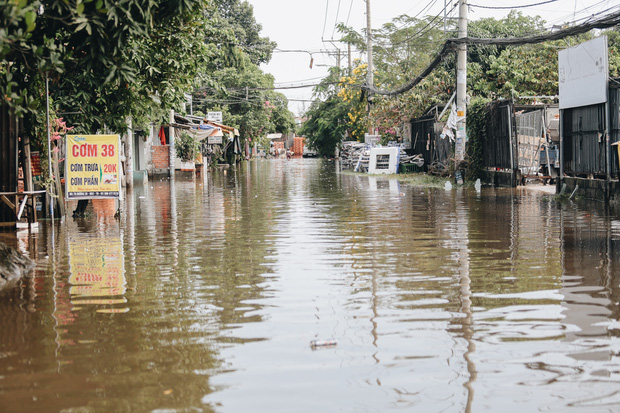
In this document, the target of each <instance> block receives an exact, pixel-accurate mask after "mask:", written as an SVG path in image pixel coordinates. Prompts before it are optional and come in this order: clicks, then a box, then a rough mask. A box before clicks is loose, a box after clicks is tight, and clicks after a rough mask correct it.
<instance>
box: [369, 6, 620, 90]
mask: <svg viewBox="0 0 620 413" xmlns="http://www.w3.org/2000/svg"><path fill="white" fill-rule="evenodd" d="M618 24H620V12H617V13H613V14H609V15H606V16H604V17H601V18H599V19H597V20H594V21H591V22H589V23H584V24H581V25H579V26H573V27H569V28H566V29H563V30H559V31H557V32H553V33H548V34H545V35H538V36H531V37H506V38H499V39H481V38H473V37H461V38H458V39H447V40H446V41H445V43H444V46H443V48H442V49H441V51H440V52H439V54H438V55H437V56H436V57H435V58H434V59H433V61H432V62H431V63H430V64H429V65H428V66H427V67H426V69H424V70H423V71H422V73H420V74H419V75H418V76H416V77H415V78H414V79H412V80H411V81H410V82H408V83H406V84H405V85H403V86H401V87H399V88H396V89H393V90H381V89H377V88H375V87H374V85H368V84H366V85H364V86H363V87H362V88H363V89H365V90H367V91H369V92H370V93H375V94H377V95H383V96H397V95H400V94H403V93H405V92H407V91H409V90H411V89H412V88H413V87H414V86H416V85H417V84H418V83H420V82H421V81H422V80H424V79H425V78H426V77H427V76H428V75H430V74H431V72H432V71H433V70H435V68H436V67H437V66H439V64H440V63H441V61H442V60H443V59H444V58H445V57H446V56H447V55H448V54H450V53H452V52H453V51H454V50H456V47H457V46H458V45H459V44H467V45H497V46H511V45H512V46H520V45H526V44H536V43H543V42H546V41H550V40H559V39H563V38H565V37H569V36H575V35H578V34H581V33H586V32H588V31H590V30H592V29H606V28H609V27H613V26H616V25H618Z"/></svg>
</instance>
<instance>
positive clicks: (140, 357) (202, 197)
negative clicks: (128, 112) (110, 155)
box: [0, 159, 620, 412]
mask: <svg viewBox="0 0 620 413" xmlns="http://www.w3.org/2000/svg"><path fill="white" fill-rule="evenodd" d="M88 211H89V214H88V215H87V216H86V217H85V218H83V219H72V218H69V219H67V220H66V221H65V222H63V223H57V224H56V225H54V227H53V228H52V227H51V226H50V224H49V223H42V224H41V228H40V229H39V232H38V233H37V234H32V235H28V234H27V233H20V234H19V235H18V236H17V237H14V236H13V237H12V238H11V236H8V235H6V234H5V235H3V236H2V240H3V241H5V242H7V243H12V244H13V245H14V246H16V247H18V248H20V249H21V250H22V251H25V252H27V253H28V254H29V255H30V256H31V257H32V258H33V259H34V260H35V261H36V264H37V266H36V269H35V270H34V272H33V273H32V274H31V275H30V276H29V277H28V278H27V279H26V280H25V281H24V282H23V283H22V285H21V286H20V287H19V288H16V289H14V290H11V291H9V292H6V293H4V294H2V295H1V296H0V411H2V412H55V411H57V412H150V411H154V412H194V411H196V412H200V411H204V412H318V411H324V412H391V411H420V412H497V411H501V412H524V411H528V412H532V411H557V412H567V411H576V412H578V411H579V412H599V411H600V412H606V411H610V412H611V411H619V410H620V363H619V360H618V359H619V357H618V355H619V353H620V340H619V339H618V337H619V336H620V334H619V332H620V321H618V320H619V317H620V311H619V301H620V295H619V287H620V285H619V283H620V279H619V278H620V271H619V269H620V219H619V217H618V216H617V215H614V213H613V211H609V210H607V209H605V208H604V207H603V206H601V205H599V204H590V203H583V202H564V203H558V202H556V201H555V200H554V199H553V198H552V197H551V196H549V195H547V194H542V193H538V192H532V191H527V190H523V189H491V188H483V189H482V191H481V192H476V191H475V190H473V189H472V190H463V189H458V190H457V189H453V190H451V191H446V190H445V189H443V188H441V189H436V188H423V187H416V186H412V185H410V184H406V183H403V182H399V181H397V180H395V179H387V178H382V177H372V176H365V175H352V174H343V173H339V172H338V167H337V163H336V162H334V161H324V160H311V159H307V160H306V159H295V160H290V161H287V160H260V161H252V162H250V163H248V164H246V165H243V166H241V167H239V168H237V169H234V168H233V169H229V170H226V171H224V170H222V171H217V172H215V173H213V174H210V175H208V176H206V177H205V178H204V179H203V180H202V181H200V180H199V182H193V181H184V180H180V179H177V180H175V181H174V182H173V183H171V182H169V181H157V182H149V184H148V185H145V186H136V188H135V189H134V191H133V192H132V193H130V195H129V196H128V199H127V200H126V201H125V202H124V204H123V213H122V215H121V218H120V220H116V219H115V218H114V216H113V215H114V211H115V207H114V203H113V201H98V202H96V203H93V204H92V205H91V206H89V210H88ZM313 340H333V341H336V344H335V345H331V346H319V347H312V346H311V345H310V344H311V342H312V341H313Z"/></svg>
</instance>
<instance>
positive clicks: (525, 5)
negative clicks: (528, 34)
mask: <svg viewBox="0 0 620 413" xmlns="http://www.w3.org/2000/svg"><path fill="white" fill-rule="evenodd" d="M557 1H558V0H547V1H543V2H540V3H532V4H524V5H522V6H481V5H478V4H468V5H467V6H468V7H476V8H478V9H491V10H512V9H525V8H527V7H536V6H542V5H543V4H549V3H555V2H557Z"/></svg>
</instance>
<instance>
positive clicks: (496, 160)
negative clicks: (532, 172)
mask: <svg viewBox="0 0 620 413" xmlns="http://www.w3.org/2000/svg"><path fill="white" fill-rule="evenodd" d="M512 108H513V103H512V101H495V102H491V103H490V104H489V107H488V111H487V126H486V141H485V144H484V166H485V167H487V168H500V169H512V168H514V167H515V166H514V165H516V162H515V160H516V155H517V152H516V151H517V148H516V142H515V140H514V139H513V136H514V125H513V115H512V113H513V109H512Z"/></svg>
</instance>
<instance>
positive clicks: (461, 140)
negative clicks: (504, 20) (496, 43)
mask: <svg viewBox="0 0 620 413" xmlns="http://www.w3.org/2000/svg"><path fill="white" fill-rule="evenodd" d="M458 37H459V39H461V38H464V37H467V0H459V34H458ZM456 67H457V69H456V114H457V121H456V145H455V150H454V152H455V154H454V155H455V161H456V165H455V166H456V173H457V183H459V184H460V183H462V180H463V178H462V177H463V175H462V173H463V172H462V171H459V169H460V163H461V161H463V160H464V159H465V143H466V139H467V120H466V116H467V45H466V44H465V43H461V44H459V46H458V56H457V64H456ZM459 175H460V177H461V178H460V179H459Z"/></svg>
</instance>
